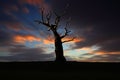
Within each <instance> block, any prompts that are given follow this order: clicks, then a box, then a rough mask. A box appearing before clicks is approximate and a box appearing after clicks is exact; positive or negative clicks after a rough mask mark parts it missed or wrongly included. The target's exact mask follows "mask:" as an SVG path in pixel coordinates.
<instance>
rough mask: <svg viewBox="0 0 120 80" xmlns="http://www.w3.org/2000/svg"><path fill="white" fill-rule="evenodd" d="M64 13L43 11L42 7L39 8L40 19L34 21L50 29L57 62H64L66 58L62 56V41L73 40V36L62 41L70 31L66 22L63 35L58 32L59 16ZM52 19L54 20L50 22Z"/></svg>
mask: <svg viewBox="0 0 120 80" xmlns="http://www.w3.org/2000/svg"><path fill="white" fill-rule="evenodd" d="M53 14H54V18H53V17H52V15H53ZM64 14H65V13H63V14H62V15H58V14H57V13H56V12H53V13H51V12H49V13H47V14H46V13H45V11H44V8H41V20H35V22H37V23H39V24H42V25H44V26H46V27H47V28H48V31H52V32H53V34H54V42H55V54H56V59H55V61H57V62H65V61H66V59H65V57H64V54H63V53H64V52H63V45H62V44H63V43H65V42H70V41H73V40H74V38H72V39H70V40H66V41H62V39H63V38H65V37H66V36H67V35H68V34H69V33H70V32H71V31H69V30H68V29H67V26H69V25H68V24H69V23H68V22H67V23H66V26H65V28H64V30H65V32H64V35H60V34H59V33H58V31H57V30H58V27H59V24H60V21H61V18H62V17H63V16H64ZM51 19H52V21H54V22H51Z"/></svg>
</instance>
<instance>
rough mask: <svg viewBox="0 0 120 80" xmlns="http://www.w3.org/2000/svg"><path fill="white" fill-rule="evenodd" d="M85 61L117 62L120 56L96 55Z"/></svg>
mask: <svg viewBox="0 0 120 80" xmlns="http://www.w3.org/2000/svg"><path fill="white" fill-rule="evenodd" d="M86 61H96V62H102V61H104V62H119V61H120V54H106V55H96V56H93V57H91V58H88V59H86Z"/></svg>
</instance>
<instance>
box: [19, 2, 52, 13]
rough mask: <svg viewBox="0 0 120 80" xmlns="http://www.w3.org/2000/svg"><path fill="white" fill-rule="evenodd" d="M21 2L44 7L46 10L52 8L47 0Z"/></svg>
mask: <svg viewBox="0 0 120 80" xmlns="http://www.w3.org/2000/svg"><path fill="white" fill-rule="evenodd" d="M19 3H20V4H29V5H33V6H37V7H38V8H39V7H44V8H45V10H46V11H49V10H50V5H49V4H48V3H46V2H45V0H20V1H19Z"/></svg>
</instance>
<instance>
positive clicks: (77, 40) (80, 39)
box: [62, 37, 84, 43]
mask: <svg viewBox="0 0 120 80" xmlns="http://www.w3.org/2000/svg"><path fill="white" fill-rule="evenodd" d="M71 39H72V38H71V37H66V38H63V39H62V41H67V40H71ZM83 40H84V39H83V38H75V39H74V40H73V41H71V42H74V43H77V42H81V41H83Z"/></svg>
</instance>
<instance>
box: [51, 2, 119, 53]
mask: <svg viewBox="0 0 120 80" xmlns="http://www.w3.org/2000/svg"><path fill="white" fill-rule="evenodd" d="M66 4H70V6H69V8H68V9H67V12H68V15H67V16H70V17H72V22H71V23H72V24H73V25H72V26H73V27H72V28H73V30H74V31H75V35H78V36H79V37H83V38H85V41H82V42H79V43H76V47H75V48H81V47H90V46H93V45H98V46H100V47H101V48H100V49H101V50H105V51H120V48H119V47H118V46H119V42H120V38H119V37H120V27H119V26H120V24H119V22H120V15H119V14H120V11H119V9H120V5H119V2H118V1H116V0H105V1H104V0H97V1H96V0H77V1H73V0H58V1H56V0H53V2H52V5H53V8H54V9H59V10H64V8H65V5H66Z"/></svg>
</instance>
